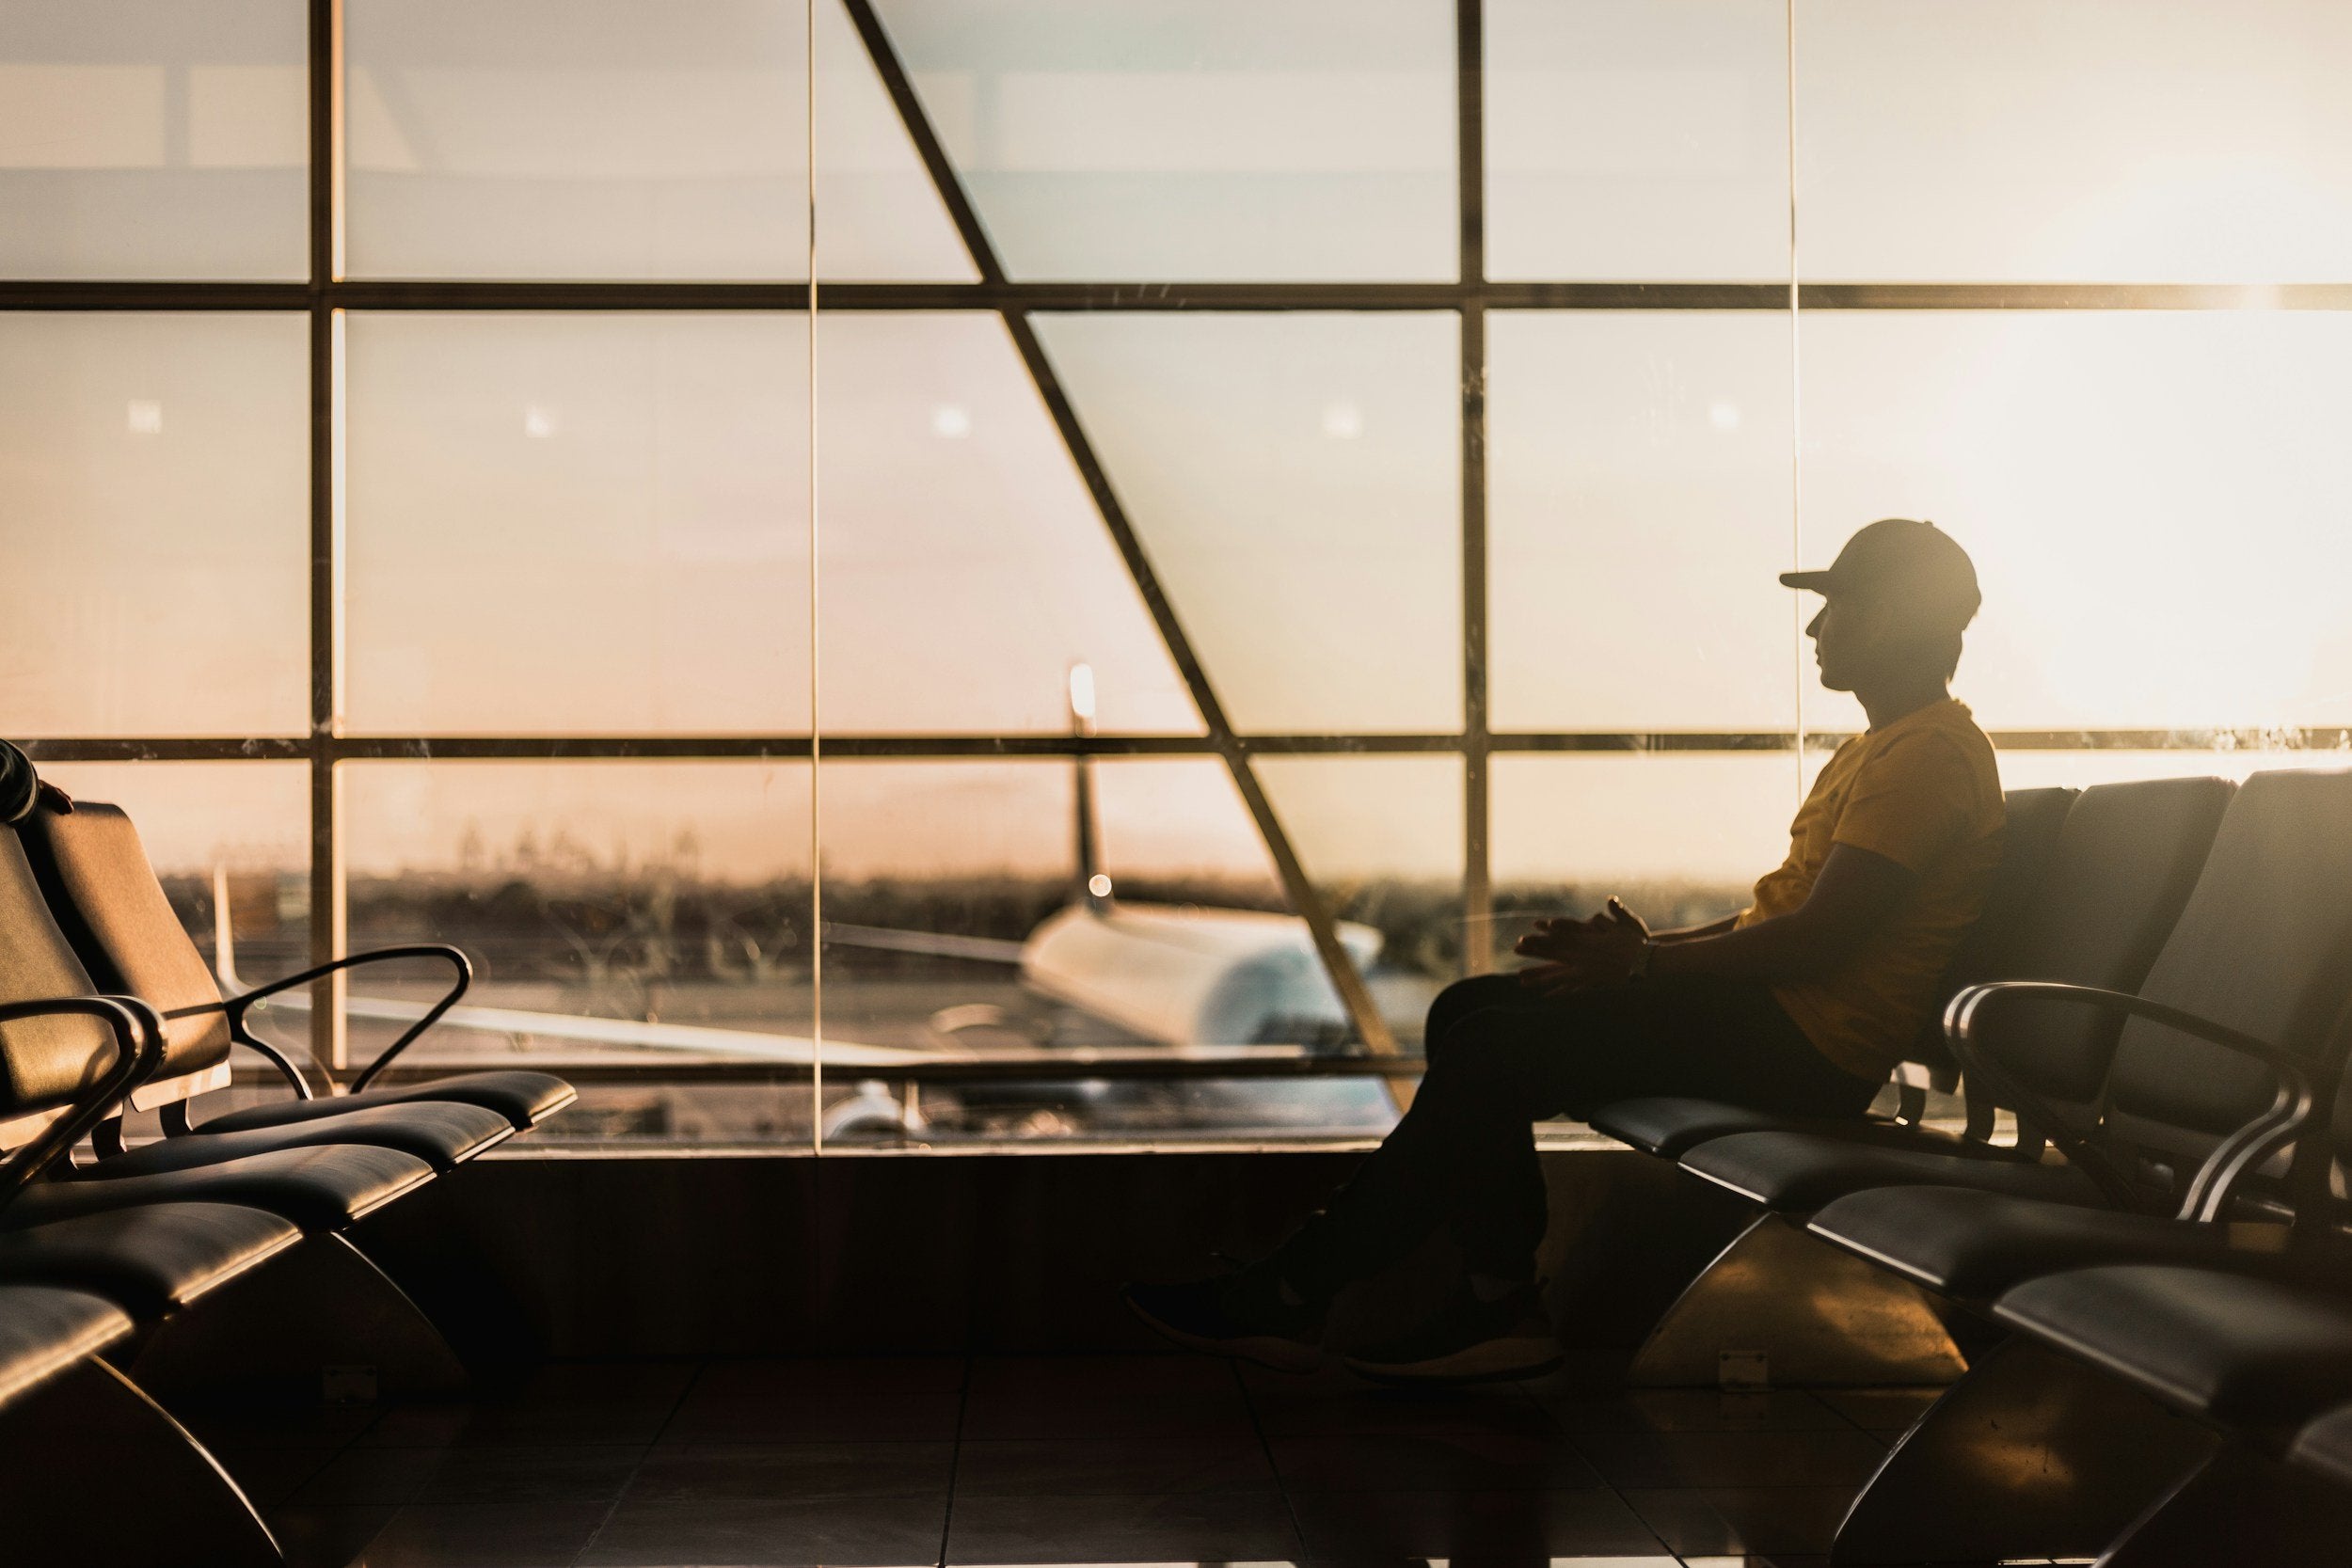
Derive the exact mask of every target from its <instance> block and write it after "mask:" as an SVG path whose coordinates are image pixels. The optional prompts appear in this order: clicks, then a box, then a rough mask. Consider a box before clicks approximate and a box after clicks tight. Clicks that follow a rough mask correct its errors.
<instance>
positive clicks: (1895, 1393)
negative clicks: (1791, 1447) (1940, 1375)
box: [1819, 1388, 1944, 1433]
mask: <svg viewBox="0 0 2352 1568" xmlns="http://www.w3.org/2000/svg"><path fill="white" fill-rule="evenodd" d="M1943 1394H1944V1390H1943V1389H1941V1388H1841V1389H1823V1390H1822V1391H1821V1393H1820V1396H1819V1397H1820V1401H1821V1402H1822V1403H1823V1404H1825V1405H1828V1406H1829V1407H1830V1408H1831V1409H1832V1410H1835V1411H1836V1412H1837V1413H1838V1414H1839V1415H1840V1416H1843V1417H1845V1418H1846V1419H1848V1420H1850V1421H1851V1422H1852V1423H1853V1424H1854V1425H1856V1426H1858V1427H1860V1428H1862V1429H1863V1430H1864V1431H1866V1432H1881V1433H1884V1432H1901V1431H1904V1430H1905V1429H1907V1428H1908V1427H1909V1426H1910V1425H1911V1423H1912V1422H1914V1421H1915V1420H1917V1419H1918V1418H1920V1417H1922V1416H1924V1415H1926V1414H1927V1410H1928V1406H1930V1405H1931V1404H1933V1403H1934V1402H1936V1401H1937V1400H1938V1399H1941V1398H1942V1397H1943Z"/></svg>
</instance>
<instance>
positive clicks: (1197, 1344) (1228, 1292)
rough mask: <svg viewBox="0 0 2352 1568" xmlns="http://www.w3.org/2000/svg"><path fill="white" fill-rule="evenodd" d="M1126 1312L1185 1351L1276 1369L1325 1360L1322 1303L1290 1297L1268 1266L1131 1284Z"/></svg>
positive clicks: (1305, 1367) (1301, 1368) (1124, 1294)
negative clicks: (1173, 1282)
mask: <svg viewBox="0 0 2352 1568" xmlns="http://www.w3.org/2000/svg"><path fill="white" fill-rule="evenodd" d="M1287 1295H1288V1292H1287V1291H1285V1290H1284V1289H1283V1286H1282V1282H1281V1281H1280V1280H1279V1278H1277V1277H1275V1275H1273V1273H1272V1272H1271V1271H1270V1270H1262V1269H1248V1268H1246V1269H1241V1270H1238V1271H1237V1272H1235V1273H1232V1274H1229V1275H1219V1276H1217V1277H1216V1278H1215V1279H1197V1280H1192V1281H1189V1282H1187V1283H1185V1284H1182V1285H1130V1286H1128V1287H1127V1288H1126V1289H1125V1290H1123V1291H1120V1297H1121V1298H1122V1299H1123V1300H1124V1301H1125V1302H1126V1303H1127V1307H1128V1310H1130V1311H1132V1312H1133V1313H1135V1315H1136V1317H1138V1318H1141V1319H1142V1320H1143V1321H1144V1322H1145V1323H1149V1324H1151V1325H1152V1328H1153V1329H1155V1330H1157V1331H1158V1332H1159V1334H1160V1335H1161V1336H1162V1337H1163V1338H1168V1339H1172V1340H1174V1341H1175V1342H1176V1343H1177V1344H1180V1345H1182V1346H1184V1348H1185V1349H1186V1350H1197V1351H1201V1352H1205V1353H1206V1354H1210V1355H1236V1356H1239V1357H1241V1359H1243V1360H1244V1361H1254V1362H1256V1363H1257V1364H1258V1365H1259V1366H1261V1367H1271V1368H1273V1369H1274V1370H1276V1371H1278V1372H1311V1371H1313V1370H1315V1369H1316V1368H1317V1367H1320V1366H1321V1365H1323V1319H1324V1311H1325V1309H1324V1307H1320V1306H1317V1305H1314V1304H1312V1303H1309V1302H1304V1301H1297V1300H1295V1299H1288V1300H1286V1299H1285V1297H1286V1296H1287Z"/></svg>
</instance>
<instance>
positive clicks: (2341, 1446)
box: [2287, 1405, 2352, 1486]
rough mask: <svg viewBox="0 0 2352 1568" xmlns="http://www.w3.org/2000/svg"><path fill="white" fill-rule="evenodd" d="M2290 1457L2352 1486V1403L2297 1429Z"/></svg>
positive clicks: (2295, 1462) (2298, 1463) (2315, 1470)
mask: <svg viewBox="0 0 2352 1568" xmlns="http://www.w3.org/2000/svg"><path fill="white" fill-rule="evenodd" d="M2287 1458H2288V1460H2289V1461H2291V1462H2292V1463H2294V1464H2296V1465H2301V1466H2302V1467H2303V1468H2305V1469H2307V1470H2311V1471H2313V1472H2315V1473H2317V1474H2319V1475H2323V1476H2326V1477H2328V1479H2329V1480H2330V1481H2337V1482H2339V1483H2341V1484H2343V1485H2345V1486H2352V1405H2346V1406H2344V1408H2343V1409H2342V1410H2331V1411H2329V1412H2328V1414H2327V1415H2325V1416H2322V1417H2321V1418H2319V1419H2317V1420H2315V1421H2313V1422H2312V1424H2311V1425H2309V1426H2307V1427H2305V1428H2304V1429H2303V1430H2302V1431H2301V1432H2299V1433H2296V1437H2295V1445H2294V1447H2292V1448H2290V1449H2287Z"/></svg>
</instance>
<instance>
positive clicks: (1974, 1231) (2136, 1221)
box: [1805, 1187, 2277, 1300]
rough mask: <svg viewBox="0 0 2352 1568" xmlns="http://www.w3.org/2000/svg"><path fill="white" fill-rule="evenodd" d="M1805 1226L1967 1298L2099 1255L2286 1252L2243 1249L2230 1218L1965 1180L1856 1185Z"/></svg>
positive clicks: (2263, 1257) (2169, 1258)
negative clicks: (2050, 1197)
mask: <svg viewBox="0 0 2352 1568" xmlns="http://www.w3.org/2000/svg"><path fill="white" fill-rule="evenodd" d="M1805 1228H1807V1229H1808V1230H1811V1231H1812V1232H1813V1233H1814V1234H1815V1235H1817V1236H1820V1237H1821V1238H1822V1239H1824V1240H1825V1241H1829V1242H1832V1243H1836V1245H1838V1246H1841V1247H1844V1248H1845V1249H1846V1250H1847V1251H1849V1252H1853V1253H1858V1254H1860V1255H1861V1256H1862V1257H1864V1258H1867V1259H1870V1260H1871V1261H1872V1262H1874V1263H1878V1264H1881V1265H1883V1267H1885V1268H1888V1269H1890V1270H1892V1271H1894V1272H1895V1273H1897V1274H1899V1275H1903V1276H1904V1277H1905V1278H1907V1279H1914V1280H1916V1281H1918V1282H1919V1283H1920V1284H1922V1285H1925V1286H1926V1287H1927V1288H1928V1289H1929V1290H1931V1291H1939V1292H1941V1293H1942V1294H1945V1295H1947V1296H1958V1297H1961V1298H1963V1299H1964V1300H1984V1299H1987V1298H1990V1297H1993V1296H1997V1295H1999V1294H2000V1293H2001V1292H2002V1291H2006V1290H2008V1289H2010V1287H2011V1286H2013V1285H2017V1284H2020V1283H2022V1282H2023V1281H2025V1280H2027V1279H2031V1278H2033V1277H2035V1276H2036V1275H2045V1274H2057V1273H2059V1272H2062V1271H2064V1270H2068V1269H2080V1268H2088V1267H2090V1266H2091V1265H2093V1264H2099V1263H2201V1264H2205V1265H2207V1266H2210V1267H2216V1268H2231V1267H2235V1266H2239V1264H2240V1263H2241V1262H2242V1263H2243V1264H2244V1266H2247V1267H2250V1268H2253V1269H2256V1270H2260V1269H2262V1268H2265V1267H2266V1266H2269V1265H2271V1264H2273V1263H2275V1262H2276V1260H2277V1254H2276V1253H2271V1252H2256V1251H2252V1250H2250V1249H2249V1250H2246V1251H2242V1252H2237V1253H2233V1251H2232V1250H2231V1244H2230V1232H2229V1231H2228V1230H2227V1229H2226V1228H2224V1227H2217V1226H2210V1225H2194V1224H2190V1223H2188V1222H2185V1221H2182V1220H2176V1219H2170V1218H2168V1217H2163V1216H2159V1215H2155V1214H2134V1213H2124V1212H2119V1211H2117V1210H2113V1209H2090V1208H2085V1207H2082V1206H2081V1205H2078V1204H2068V1203H2048V1202H2043V1201H2041V1200H2039V1199H2035V1198H2027V1197H2010V1196H2004V1195H2002V1194H1999V1193H1989V1192H1982V1191H1977V1190H1971V1189H1966V1188H1960V1187H1876V1188H1872V1189H1871V1190H1870V1191H1868V1192H1861V1193H1851V1194H1849V1195H1848V1196H1844V1197H1841V1198H1839V1199H1837V1200H1836V1202H1834V1203H1831V1204H1829V1205H1828V1206H1827V1207H1825V1208H1823V1209H1822V1210H1821V1212H1820V1213H1818V1214H1815V1215H1814V1216H1813V1221H1812V1223H1811V1224H1810V1225H1808V1226H1807V1227H1805ZM2274 1234H2275V1233H2274Z"/></svg>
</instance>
